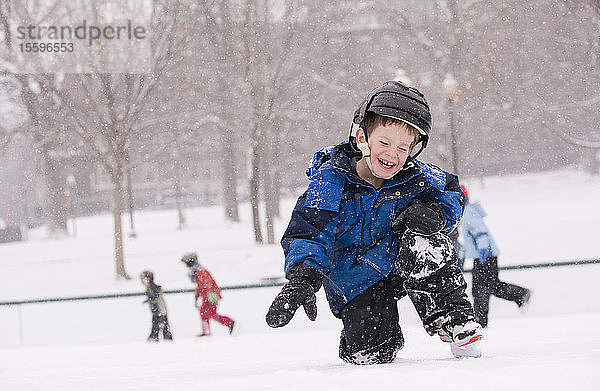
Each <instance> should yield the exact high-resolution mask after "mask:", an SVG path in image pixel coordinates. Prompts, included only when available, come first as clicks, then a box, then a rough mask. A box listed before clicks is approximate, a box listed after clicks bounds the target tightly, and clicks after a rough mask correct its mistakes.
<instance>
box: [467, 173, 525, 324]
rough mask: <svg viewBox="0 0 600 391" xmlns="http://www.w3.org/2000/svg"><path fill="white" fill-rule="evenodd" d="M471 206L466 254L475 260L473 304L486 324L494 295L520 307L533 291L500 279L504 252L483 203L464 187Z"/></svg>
mask: <svg viewBox="0 0 600 391" xmlns="http://www.w3.org/2000/svg"><path fill="white" fill-rule="evenodd" d="M460 187H461V190H462V191H463V193H464V195H465V198H466V201H467V205H466V206H465V213H464V216H463V219H462V223H461V225H460V226H461V229H462V233H463V241H464V249H465V257H466V258H472V259H473V286H472V290H471V292H472V293H473V306H474V308H475V319H476V320H477V322H478V323H479V324H481V326H482V327H487V325H488V312H489V308H490V296H491V295H494V296H497V297H499V298H501V299H504V300H509V301H514V302H515V303H516V304H517V306H519V308H524V306H526V305H527V304H528V303H529V298H530V297H531V291H530V290H529V289H526V288H523V287H520V286H518V285H514V284H509V283H507V282H503V281H500V278H499V277H498V255H499V254H500V251H499V250H498V246H496V242H495V241H494V238H493V237H492V234H491V233H490V231H489V229H488V227H487V225H485V222H484V221H483V218H484V217H485V216H486V215H487V213H485V210H483V207H482V206H481V204H480V203H479V202H469V193H468V191H467V188H466V187H464V186H463V185H461V186H460Z"/></svg>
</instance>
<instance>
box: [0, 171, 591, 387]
mask: <svg viewBox="0 0 600 391" xmlns="http://www.w3.org/2000/svg"><path fill="white" fill-rule="evenodd" d="M466 184H467V185H468V187H469V190H470V194H471V198H472V199H479V200H481V201H482V203H483V206H484V207H485V208H486V209H487V211H488V213H489V217H488V220H487V222H488V225H489V226H490V228H491V229H492V232H493V233H494V235H495V237H496V239H497V242H498V244H499V246H500V248H501V251H502V254H501V256H500V263H501V264H502V265H511V264H519V263H538V262H548V261H560V260H570V259H592V258H600V240H599V239H600V178H598V177H591V176H588V175H586V174H583V173H579V172H575V171H568V170H565V171H559V172H552V173H543V174H536V175H527V176H512V177H502V178H485V180H484V181H483V183H482V182H481V181H479V180H471V181H468V180H467V181H466ZM292 205H293V200H288V201H287V202H285V204H284V205H283V208H282V210H283V213H282V214H283V216H284V217H283V219H282V220H281V221H280V222H279V224H278V227H277V230H278V232H279V233H281V232H282V231H283V229H285V223H286V221H285V220H286V218H287V217H288V216H289V211H290V209H291V207H292ZM243 208H244V209H242V210H241V212H242V223H240V224H230V223H225V222H223V219H222V217H221V216H222V213H223V212H222V211H221V210H220V209H219V208H199V209H194V210H189V211H187V219H188V228H187V229H186V230H184V231H177V230H176V229H175V227H176V224H177V220H176V214H175V212H174V211H159V212H157V211H154V212H140V213H137V214H136V230H137V233H138V237H137V238H136V239H129V238H128V239H127V240H126V243H125V252H126V260H127V268H128V270H129V272H130V274H131V275H132V276H134V277H135V278H134V279H133V280H132V281H119V280H115V278H114V265H113V262H112V240H111V239H112V233H111V227H112V225H111V220H110V217H109V216H98V217H91V218H80V219H77V221H76V222H75V224H76V226H77V236H75V237H68V238H64V239H47V238H45V237H44V233H43V232H42V231H37V232H30V240H29V241H27V242H22V243H11V244H3V245H0V301H11V300H23V299H31V298H44V297H67V296H81V295H86V294H107V293H117V292H141V291H142V286H141V284H140V283H139V280H138V279H137V275H138V274H139V272H140V271H141V270H144V269H151V270H153V271H154V272H155V274H156V280H157V281H158V282H159V283H160V284H162V285H163V287H164V288H165V289H177V288H191V287H192V286H191V283H190V282H189V280H188V279H187V277H186V273H185V268H184V267H183V265H182V264H181V263H180V262H179V258H180V257H181V255H183V254H184V253H186V252H189V251H197V252H198V253H199V254H200V257H201V260H202V261H203V263H204V264H205V265H206V266H207V267H208V268H209V269H210V270H211V271H212V272H213V275H214V276H215V278H216V279H217V281H218V282H219V283H220V284H221V285H236V284H245V283H257V282H261V281H262V279H263V278H269V277H278V276H281V273H282V253H281V250H280V248H279V247H278V246H277V245H273V246H256V245H254V244H253V243H252V240H253V236H252V233H251V231H250V229H249V224H250V219H249V213H248V208H247V207H245V206H243ZM125 225H126V226H127V224H125ZM469 266H470V265H469V264H467V267H469ZM466 277H467V280H468V281H469V282H470V275H468V274H467V276H466ZM501 278H502V279H503V280H506V281H509V282H514V283H518V284H521V285H524V286H526V287H528V288H531V289H532V290H533V292H534V295H533V299H532V305H531V307H530V309H529V312H528V313H526V314H521V313H520V312H519V311H518V310H517V308H516V306H515V305H514V304H512V303H508V302H506V301H501V300H499V299H495V298H492V301H491V311H490V327H489V328H488V329H487V334H486V339H485V340H484V342H483V350H484V357H483V358H481V359H465V360H456V359H453V358H452V356H451V353H450V351H449V348H448V346H447V345H445V344H443V343H442V342H440V341H439V340H438V339H437V338H434V337H429V336H427V335H426V333H425V332H424V331H423V329H422V327H421V326H420V325H419V320H418V318H417V316H416V313H415V311H414V309H413V308H412V305H411V304H410V302H409V301H408V300H406V299H405V300H402V301H401V302H400V312H401V317H402V320H401V323H402V326H403V331H404V334H405V339H406V345H405V348H404V349H403V350H402V351H401V352H400V353H399V355H398V358H397V359H396V361H395V362H394V363H392V364H388V365H379V366H370V367H357V366H353V365H349V364H344V363H342V362H341V361H340V360H339V358H338V357H337V342H338V338H339V330H340V324H339V321H338V320H337V319H335V318H333V317H332V316H331V314H330V313H329V311H328V308H327V304H326V302H325V299H324V297H323V294H322V292H320V293H319V316H318V319H317V321H316V322H314V323H312V322H309V321H308V320H307V319H306V317H305V316H304V314H303V313H301V312H300V313H298V315H297V316H296V317H295V318H294V319H293V321H292V323H291V324H290V325H288V326H287V327H285V328H283V329H277V330H272V329H269V328H268V327H267V326H266V324H265V323H264V314H265V312H266V309H267V308H268V305H269V304H270V301H271V300H272V298H273V297H274V296H275V294H276V292H277V291H278V289H277V288H256V289H247V290H226V291H225V292H224V299H223V301H222V302H221V304H220V307H219V308H220V312H222V313H224V314H228V315H231V316H232V317H233V318H235V319H236V320H237V321H238V322H239V324H240V325H241V332H240V334H239V335H238V336H236V337H231V336H229V335H227V332H226V330H225V328H224V327H222V326H220V325H214V326H213V332H214V335H213V336H212V337H210V338H209V339H202V338H196V337H195V336H194V335H195V334H197V333H198V332H199V327H200V325H199V319H198V315H197V313H196V312H195V310H194V308H193V306H192V303H193V296H192V294H189V293H185V294H171V295H167V296H166V301H167V305H168V308H169V317H170V322H171V325H172V328H173V332H174V336H175V341H173V342H172V343H159V344H147V343H146V342H145V337H146V336H147V333H148V332H149V326H150V315H149V311H148V308H147V307H146V306H145V305H143V304H142V300H143V298H142V297H139V296H134V297H127V298H121V299H104V300H91V301H74V302H60V303H47V304H24V305H20V306H10V307H7V306H0V325H1V326H0V328H1V330H2V332H1V333H0V390H39V389H44V390H80V389H84V388H86V389H91V390H149V389H150V390H188V389H190V390H192V389H194V390H196V389H200V388H202V389H204V388H206V389H210V388H217V387H218V388H220V389H223V390H269V389H277V390H280V389H284V390H296V389H298V390H300V389H302V390H306V389H328V390H337V389H340V390H348V389H357V390H358V389H360V390H364V389H365V388H369V389H377V388H378V387H379V388H382V387H385V388H386V389H393V388H404V387H407V386H409V387H410V386H416V387H420V388H422V389H434V388H435V389H438V388H440V389H441V388H443V389H451V390H453V389H457V390H471V389H473V390H475V389H477V390H479V389H491V390H494V389H503V390H505V389H544V390H559V389H560V390H563V389H565V388H566V387H569V388H572V389H577V390H595V389H597V387H598V384H600V373H599V372H598V370H597V368H598V366H599V364H600V332H598V324H600V300H598V298H599V297H600V296H599V295H598V292H597V290H596V288H595V287H596V284H597V281H598V280H599V279H600V265H588V266H570V267H560V268H547V269H527V270H519V271H503V272H501Z"/></svg>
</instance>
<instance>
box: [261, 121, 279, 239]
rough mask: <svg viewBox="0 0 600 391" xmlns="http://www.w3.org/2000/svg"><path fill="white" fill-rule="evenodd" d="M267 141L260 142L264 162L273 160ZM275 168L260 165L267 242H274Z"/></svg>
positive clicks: (268, 165) (269, 165) (267, 137)
mask: <svg viewBox="0 0 600 391" xmlns="http://www.w3.org/2000/svg"><path fill="white" fill-rule="evenodd" d="M262 128H263V129H270V128H268V127H267V126H263V127H262ZM269 139H270V137H269V135H268V134H267V135H265V136H264V137H263V140H265V141H266V140H269ZM270 145H271V144H270V143H269V142H264V143H263V144H262V149H261V152H262V155H263V158H264V159H265V161H266V162H273V161H274V159H273V156H272V151H273V150H272V148H269V147H270ZM275 169H276V168H275V167H273V165H272V164H264V165H263V166H262V170H261V174H262V185H263V200H264V208H265V223H266V225H267V243H268V244H274V243H275V225H274V222H273V220H274V217H273V210H274V209H275V207H274V204H275V203H274V194H273V171H274V170H275Z"/></svg>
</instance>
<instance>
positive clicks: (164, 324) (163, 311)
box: [140, 270, 173, 342]
mask: <svg viewBox="0 0 600 391" xmlns="http://www.w3.org/2000/svg"><path fill="white" fill-rule="evenodd" d="M140 279H141V280H142V284H144V286H145V287H146V296H147V299H146V300H144V303H148V304H149V306H150V312H151V313H152V329H151V331H150V335H149V336H148V342H158V334H159V332H160V329H162V332H163V339H164V340H168V341H171V340H172V339H173V335H172V334H171V330H170V328H169V320H168V319H167V305H166V304H165V299H164V298H163V292H162V288H161V286H160V285H156V284H155V283H154V273H152V272H151V271H149V270H145V271H143V272H142V273H141V274H140Z"/></svg>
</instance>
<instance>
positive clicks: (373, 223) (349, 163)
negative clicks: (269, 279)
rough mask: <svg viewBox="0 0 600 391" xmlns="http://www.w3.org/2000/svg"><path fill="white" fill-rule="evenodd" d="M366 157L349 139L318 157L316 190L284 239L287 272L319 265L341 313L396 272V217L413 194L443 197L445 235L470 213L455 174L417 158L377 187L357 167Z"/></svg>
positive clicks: (312, 181) (313, 177) (312, 179)
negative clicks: (300, 265) (464, 211)
mask: <svg viewBox="0 0 600 391" xmlns="http://www.w3.org/2000/svg"><path fill="white" fill-rule="evenodd" d="M360 156H361V155H360V152H358V153H357V152H355V151H354V150H352V148H351V147H350V144H349V143H347V142H346V143H342V144H339V145H336V146H331V147H327V148H324V149H322V150H320V151H318V152H317V153H316V154H315V155H314V157H313V161H312V164H311V166H310V168H309V169H308V170H307V175H308V177H309V186H308V189H307V190H306V192H305V193H304V194H302V195H301V196H300V197H299V198H298V201H297V203H296V206H295V208H294V210H293V212H292V217H291V220H290V223H289V225H288V227H287V230H286V231H285V233H284V235H283V238H282V240H281V245H282V247H283V250H284V253H285V256H286V258H285V273H286V276H287V274H288V272H289V270H290V267H291V266H292V265H294V264H296V263H300V262H302V263H305V264H308V265H310V266H313V267H314V268H316V269H317V270H318V271H319V272H320V273H321V274H322V275H323V277H324V278H323V286H324V289H325V294H326V296H327V300H328V301H329V305H330V308H331V311H332V312H333V314H334V315H335V316H339V313H340V311H341V309H342V308H343V306H344V305H345V304H346V303H348V302H349V301H350V300H352V299H353V298H355V297H356V296H358V295H359V294H360V293H361V292H363V291H364V290H366V289H367V288H369V287H370V286H372V285H373V284H375V283H376V282H377V281H379V280H380V279H382V278H383V277H385V276H386V275H387V274H388V273H389V272H390V271H391V270H392V269H393V267H394V266H393V265H394V262H395V258H396V255H397V254H398V239H397V237H396V236H397V235H394V234H393V232H392V230H391V224H392V218H393V216H395V215H396V214H397V213H399V212H401V211H403V210H404V209H405V208H406V207H407V206H408V204H409V203H410V202H411V201H412V200H413V199H415V198H416V199H426V200H435V201H437V202H439V204H440V205H441V206H442V208H443V210H444V213H445V215H446V220H447V223H446V226H445V227H444V231H445V232H449V231H451V230H452V229H454V228H455V227H456V225H457V224H458V223H459V221H460V217H461V213H462V206H463V194H462V192H461V191H460V187H459V183H458V178H457V177H456V176H455V175H453V174H450V173H447V172H444V171H442V170H441V169H439V168H438V167H436V166H434V165H430V164H427V163H422V162H420V161H418V160H416V159H411V158H409V159H408V161H407V163H406V164H405V166H404V169H402V170H401V171H400V172H399V173H398V174H396V175H395V176H394V177H393V178H392V179H388V180H387V181H386V182H385V183H384V185H383V186H382V187H381V188H380V189H375V188H374V187H373V186H372V185H370V184H369V183H367V182H366V181H364V180H363V179H361V178H360V177H359V176H358V174H357V172H356V169H355V166H356V163H355V162H356V161H357V160H358V159H359V158H360Z"/></svg>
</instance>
